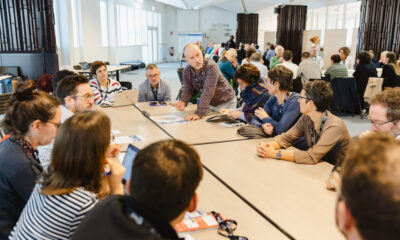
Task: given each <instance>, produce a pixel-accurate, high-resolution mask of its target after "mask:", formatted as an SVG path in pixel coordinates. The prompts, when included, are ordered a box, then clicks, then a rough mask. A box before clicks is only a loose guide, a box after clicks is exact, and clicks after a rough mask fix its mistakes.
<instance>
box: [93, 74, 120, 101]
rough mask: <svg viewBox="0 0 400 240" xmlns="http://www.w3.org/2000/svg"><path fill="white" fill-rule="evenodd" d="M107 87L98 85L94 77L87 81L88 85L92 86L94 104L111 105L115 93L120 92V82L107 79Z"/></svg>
mask: <svg viewBox="0 0 400 240" xmlns="http://www.w3.org/2000/svg"><path fill="white" fill-rule="evenodd" d="M108 81H109V84H108V87H106V88H105V87H102V86H100V83H99V81H97V79H96V78H94V79H92V80H90V81H89V85H90V87H91V88H92V92H93V95H94V104H96V105H112V104H113V103H114V98H115V93H116V92H121V91H122V88H121V84H119V82H117V81H115V80H113V79H108Z"/></svg>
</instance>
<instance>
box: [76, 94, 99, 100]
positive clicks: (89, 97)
mask: <svg viewBox="0 0 400 240" xmlns="http://www.w3.org/2000/svg"><path fill="white" fill-rule="evenodd" d="M72 97H73V98H78V97H81V98H84V99H85V100H86V101H89V100H91V99H93V97H94V95H93V94H90V93H86V94H85V95H82V96H79V95H75V96H72Z"/></svg>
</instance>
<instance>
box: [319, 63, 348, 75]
mask: <svg viewBox="0 0 400 240" xmlns="http://www.w3.org/2000/svg"><path fill="white" fill-rule="evenodd" d="M325 77H329V78H330V79H334V78H347V77H349V73H348V71H347V68H346V66H344V65H343V64H340V63H335V64H332V65H331V66H329V67H328V69H326V72H325Z"/></svg>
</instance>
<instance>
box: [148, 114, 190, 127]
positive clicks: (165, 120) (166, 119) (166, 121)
mask: <svg viewBox="0 0 400 240" xmlns="http://www.w3.org/2000/svg"><path fill="white" fill-rule="evenodd" d="M150 118H151V119H153V120H154V121H155V122H157V123H160V124H162V125H171V124H180V123H186V122H188V121H186V120H185V119H184V118H183V117H180V116H176V115H160V116H151V117H150Z"/></svg>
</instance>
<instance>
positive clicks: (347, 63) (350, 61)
mask: <svg viewBox="0 0 400 240" xmlns="http://www.w3.org/2000/svg"><path fill="white" fill-rule="evenodd" d="M340 63H341V64H343V65H345V66H346V67H347V69H351V70H352V69H354V58H353V57H352V56H347V58H346V61H344V62H343V61H341V62H340Z"/></svg>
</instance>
